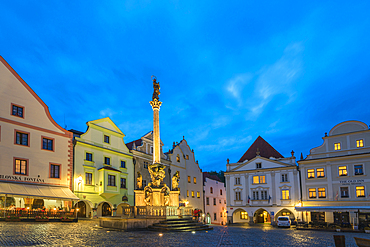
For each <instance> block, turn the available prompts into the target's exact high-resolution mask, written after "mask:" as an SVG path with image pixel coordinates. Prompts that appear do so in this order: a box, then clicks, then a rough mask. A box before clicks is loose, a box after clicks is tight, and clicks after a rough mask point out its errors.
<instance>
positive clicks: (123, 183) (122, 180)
mask: <svg viewBox="0 0 370 247" xmlns="http://www.w3.org/2000/svg"><path fill="white" fill-rule="evenodd" d="M121 189H126V178H121Z"/></svg>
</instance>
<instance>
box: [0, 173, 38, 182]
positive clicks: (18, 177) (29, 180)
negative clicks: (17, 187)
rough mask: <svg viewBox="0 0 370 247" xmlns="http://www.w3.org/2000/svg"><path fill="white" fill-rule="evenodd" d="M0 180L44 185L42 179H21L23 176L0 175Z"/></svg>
mask: <svg viewBox="0 0 370 247" xmlns="http://www.w3.org/2000/svg"><path fill="white" fill-rule="evenodd" d="M0 179H6V180H13V181H21V182H37V183H45V181H44V179H41V178H30V177H23V176H16V175H2V174H0Z"/></svg>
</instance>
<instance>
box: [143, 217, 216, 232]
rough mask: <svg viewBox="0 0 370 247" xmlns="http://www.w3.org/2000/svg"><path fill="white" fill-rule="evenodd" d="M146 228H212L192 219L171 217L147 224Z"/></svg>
mask: <svg viewBox="0 0 370 247" xmlns="http://www.w3.org/2000/svg"><path fill="white" fill-rule="evenodd" d="M148 229H149V230H152V231H161V232H171V231H172V232H189V231H208V230H212V229H213V228H212V227H209V226H208V225H204V224H203V223H201V222H197V221H195V220H192V219H171V220H164V221H161V222H160V223H155V224H153V225H151V226H149V227H148Z"/></svg>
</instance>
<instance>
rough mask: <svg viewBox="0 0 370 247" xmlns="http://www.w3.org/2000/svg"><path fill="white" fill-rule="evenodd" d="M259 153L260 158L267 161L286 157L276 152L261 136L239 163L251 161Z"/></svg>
mask: <svg viewBox="0 0 370 247" xmlns="http://www.w3.org/2000/svg"><path fill="white" fill-rule="evenodd" d="M257 153H258V155H259V156H261V157H265V158H267V159H269V158H270V157H274V158H284V156H282V155H281V154H280V153H279V152H278V151H276V150H275V148H273V147H272V146H271V145H270V144H269V143H268V142H267V141H265V140H264V139H263V138H262V137H261V136H258V137H257V139H256V140H255V141H254V142H253V144H252V145H251V146H250V147H249V148H248V150H247V151H246V152H245V153H244V155H243V156H242V157H241V158H240V160H239V161H238V162H243V161H245V160H251V159H253V158H254V157H256V156H257Z"/></svg>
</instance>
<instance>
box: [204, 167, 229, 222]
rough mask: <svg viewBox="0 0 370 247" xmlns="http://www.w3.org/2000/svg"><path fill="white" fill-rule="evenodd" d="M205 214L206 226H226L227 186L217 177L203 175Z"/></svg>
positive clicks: (205, 173)
mask: <svg viewBox="0 0 370 247" xmlns="http://www.w3.org/2000/svg"><path fill="white" fill-rule="evenodd" d="M203 183H204V187H203V189H204V214H205V222H206V224H217V225H226V222H227V210H226V190H225V184H224V183H223V182H221V181H220V179H219V178H218V177H217V176H216V175H210V174H208V173H207V172H204V173H203Z"/></svg>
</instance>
